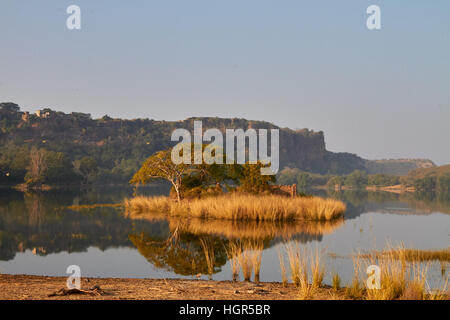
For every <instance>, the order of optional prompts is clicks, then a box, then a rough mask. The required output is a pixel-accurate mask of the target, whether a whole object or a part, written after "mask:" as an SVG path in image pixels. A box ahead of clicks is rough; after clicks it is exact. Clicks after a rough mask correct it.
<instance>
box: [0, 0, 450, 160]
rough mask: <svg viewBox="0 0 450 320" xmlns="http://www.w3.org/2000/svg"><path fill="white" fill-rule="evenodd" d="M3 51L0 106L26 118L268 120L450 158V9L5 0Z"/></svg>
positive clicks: (226, 0) (399, 151) (331, 146)
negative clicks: (40, 114)
mask: <svg viewBox="0 0 450 320" xmlns="http://www.w3.org/2000/svg"><path fill="white" fill-rule="evenodd" d="M72 4H75V5H78V6H79V7H80V9H81V29H80V30H69V29H68V28H67V27H66V20H67V18H68V17H69V14H67V13H66V9H67V7H68V6H69V5H72ZM373 4H375V5H378V6H379V7H380V9H381V30H369V29H368V28H367V26H366V20H367V18H368V16H369V15H368V14H367V13H366V9H367V7H368V6H369V5H373ZM0 44H1V45H0V101H1V102H6V101H11V102H15V103H17V104H19V105H20V106H21V108H22V110H27V111H35V110H37V109H41V108H45V107H49V108H52V109H54V110H58V111H64V112H72V111H76V112H86V113H91V114H92V116H93V117H95V118H98V117H101V116H103V115H105V114H107V115H109V116H111V117H117V118H118V117H121V118H129V119H132V118H151V119H157V120H163V119H164V120H182V119H185V118H187V117H191V116H218V117H239V118H247V119H251V120H265V121H269V122H272V123H274V124H276V125H278V126H281V127H289V128H292V129H298V128H309V129H313V130H315V131H320V130H322V131H324V133H325V142H326V146H327V149H328V150H330V151H335V152H351V153H356V154H358V155H359V156H362V157H364V158H366V159H389V158H428V159H431V160H433V161H435V162H436V163H437V164H448V163H450V148H449V145H450V143H449V138H450V121H449V120H450V1H448V0H434V1H429V0H396V1H387V0H385V1H380V0H378V1H377V0H370V1H366V0H342V1H335V0H327V1H325V0H310V1H301V0H277V1H275V0H271V1H269V0H246V1H242V0H240V1H237V0H221V1H218V0H183V1H182V0H171V1H167V0H158V1H153V0H145V1H144V0H133V1H121V0H95V1H92V0H72V1H66V0H46V1H25V0H1V2H0Z"/></svg>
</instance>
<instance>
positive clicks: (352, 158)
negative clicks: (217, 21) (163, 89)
mask: <svg viewBox="0 0 450 320" xmlns="http://www.w3.org/2000/svg"><path fill="white" fill-rule="evenodd" d="M195 120H202V124H203V130H206V129H208V128H218V129H220V130H221V131H222V132H225V129H232V128H234V129H238V128H241V129H244V130H246V129H248V128H254V129H261V128H264V129H273V128H278V127H277V126H275V125H273V124H271V123H268V122H263V121H250V120H246V119H238V118H232V119H223V118H189V119H186V120H183V121H155V120H150V119H134V120H122V119H112V118H109V117H107V116H105V117H103V118H101V119H92V118H91V117H90V115H89V114H83V113H71V114H65V113H63V112H56V111H53V110H50V109H43V110H40V111H39V112H37V113H36V114H29V113H28V112H20V109H19V107H18V106H17V105H15V104H13V103H1V104H0V146H2V147H3V146H6V145H11V144H14V145H17V146H27V147H31V146H37V147H41V148H47V149H49V150H53V151H59V152H64V153H66V154H67V155H68V156H69V157H70V158H71V159H72V160H76V159H79V158H81V157H83V156H91V157H93V158H95V159H96V160H97V162H98V163H99V165H100V167H103V168H107V169H108V170H115V168H119V169H117V170H124V168H125V167H126V168H131V169H130V170H131V171H132V170H134V168H137V167H138V166H139V165H140V163H141V162H142V161H143V160H144V159H145V158H146V157H148V156H150V155H151V154H153V153H154V152H156V151H159V150H162V149H166V148H168V147H170V146H172V145H174V142H171V141H170V136H171V133H172V131H173V130H174V129H176V128H186V129H188V130H189V131H190V132H191V133H193V126H194V121H195ZM278 129H280V169H282V168H283V167H285V166H290V167H296V168H299V169H301V170H305V171H309V172H314V173H335V174H347V173H350V172H352V171H353V170H355V169H359V170H366V169H367V168H370V170H371V172H377V170H378V171H380V170H381V171H383V170H384V169H380V168H384V167H383V165H379V164H377V165H374V164H373V162H371V161H367V160H364V159H362V158H360V157H358V156H357V155H354V154H350V153H333V152H330V151H327V150H326V148H325V141H324V134H323V132H322V131H320V132H314V131H311V130H308V129H302V130H291V129H288V128H278ZM0 153H1V151H0Z"/></svg>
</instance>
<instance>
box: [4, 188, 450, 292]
mask: <svg viewBox="0 0 450 320" xmlns="http://www.w3.org/2000/svg"><path fill="white" fill-rule="evenodd" d="M168 190H169V189H168V187H167V186H165V185H151V186H147V187H145V188H140V189H139V190H138V191H137V193H138V194H143V195H166V194H168ZM314 193H317V194H318V195H322V196H329V197H334V198H338V199H341V200H343V201H345V202H346V204H347V211H346V213H345V218H344V219H342V220H338V221H334V222H322V223H306V222H303V223H302V222H298V223H291V224H273V223H272V224H269V223H236V222H231V221H217V220H210V221H203V220H196V219H180V218H166V217H165V216H162V215H161V216H151V217H148V216H145V217H142V218H139V217H138V218H136V217H130V216H129V215H127V214H125V213H124V212H123V209H122V208H114V207H108V206H105V207H101V206H99V207H94V208H92V209H83V210H79V209H77V208H76V207H73V208H68V206H78V205H92V204H111V203H121V201H122V200H123V199H124V198H126V197H131V196H132V195H133V189H132V188H128V187H110V188H96V189H95V190H93V191H89V192H79V191H78V192H77V191H72V192H71V191H50V192H45V193H43V192H42V193H22V192H16V191H12V190H7V189H0V273H7V274H27V275H48V276H65V275H66V269H67V267H68V266H69V265H78V266H80V268H81V273H82V276H86V277H126V278H204V279H207V278H209V277H212V279H214V280H231V279H232V270H231V269H232V268H231V262H230V259H229V258H228V252H227V249H226V247H227V244H229V243H230V242H236V241H244V240H249V241H253V242H254V243H260V244H261V245H263V248H264V250H263V251H262V256H261V272H260V280H261V281H281V272H280V260H279V255H280V254H281V255H285V252H286V247H287V246H294V245H295V246H296V247H298V248H309V249H310V250H311V251H315V250H316V251H318V252H320V253H321V254H322V256H323V262H324V265H325V267H326V272H327V273H326V277H325V281H324V282H325V283H327V284H331V273H332V272H337V273H339V275H340V276H341V278H342V280H343V284H344V285H345V284H347V283H348V282H349V281H350V280H351V277H352V275H353V257H354V256H355V255H357V254H358V252H360V253H364V252H370V251H373V250H382V249H384V248H386V245H387V244H391V245H392V246H398V245H399V244H403V245H404V246H405V247H408V248H416V249H445V248H447V247H448V246H449V225H450V201H449V199H434V198H432V197H430V196H428V197H426V196H425V197H415V196H413V195H397V194H393V193H386V192H370V193H368V192H356V191H345V192H341V193H329V194H327V193H326V192H324V191H315V192H314ZM208 250H209V251H208ZM211 250H212V251H211ZM207 252H210V253H211V252H212V255H213V262H212V264H213V265H211V260H210V259H209V260H208V259H207V256H208V254H207ZM209 258H211V257H209ZM428 268H429V276H428V280H427V282H428V285H429V286H430V287H438V286H440V285H442V283H443V281H444V279H445V278H446V277H447V275H446V268H447V266H446V265H445V264H441V263H439V262H434V263H431V264H430V265H429V267H428ZM241 280H242V276H241Z"/></svg>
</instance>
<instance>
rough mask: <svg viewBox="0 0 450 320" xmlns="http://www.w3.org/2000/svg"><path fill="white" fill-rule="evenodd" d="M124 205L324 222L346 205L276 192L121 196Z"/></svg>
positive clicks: (172, 212) (214, 216)
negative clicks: (185, 196) (188, 196)
mask: <svg viewBox="0 0 450 320" xmlns="http://www.w3.org/2000/svg"><path fill="white" fill-rule="evenodd" d="M124 205H125V208H126V210H127V211H128V212H133V213H135V214H136V213H145V212H155V213H161V212H162V213H167V214H169V215H175V216H191V217H198V218H212V219H227V220H257V221H294V220H312V221H328V220H334V219H337V218H341V217H342V216H343V215H344V211H345V210H346V206H345V204H344V203H343V202H342V201H339V200H334V199H324V198H320V197H294V198H288V197H284V196H279V195H242V194H227V195H222V196H218V197H210V198H201V199H190V200H183V201H181V202H176V201H173V200H171V199H169V198H168V197H142V196H140V197H135V198H131V199H125V201H124Z"/></svg>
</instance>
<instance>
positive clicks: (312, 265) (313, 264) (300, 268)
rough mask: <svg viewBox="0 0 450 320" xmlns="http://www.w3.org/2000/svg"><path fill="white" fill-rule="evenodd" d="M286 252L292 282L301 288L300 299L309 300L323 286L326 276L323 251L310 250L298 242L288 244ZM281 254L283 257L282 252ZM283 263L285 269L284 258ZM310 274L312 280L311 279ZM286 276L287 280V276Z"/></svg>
mask: <svg viewBox="0 0 450 320" xmlns="http://www.w3.org/2000/svg"><path fill="white" fill-rule="evenodd" d="M286 253H287V257H288V261H289V267H290V271H291V279H292V282H293V283H294V285H295V286H297V287H298V289H299V299H302V300H308V299H312V298H314V295H315V293H316V292H317V291H318V289H319V288H320V287H321V286H322V282H323V279H324V277H325V268H324V266H323V264H322V253H321V252H319V250H318V249H316V250H314V251H310V250H308V249H306V248H303V249H302V248H300V247H299V246H298V244H296V245H294V244H292V243H290V244H288V245H286ZM279 256H280V257H282V255H281V254H280V255H279ZM280 263H281V262H280ZM282 265H283V267H282V269H283V268H284V258H283V262H282ZM308 266H309V268H308ZM284 273H285V271H284ZM310 274H311V281H309V275H310ZM284 277H285V278H286V281H287V277H286V276H284Z"/></svg>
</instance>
